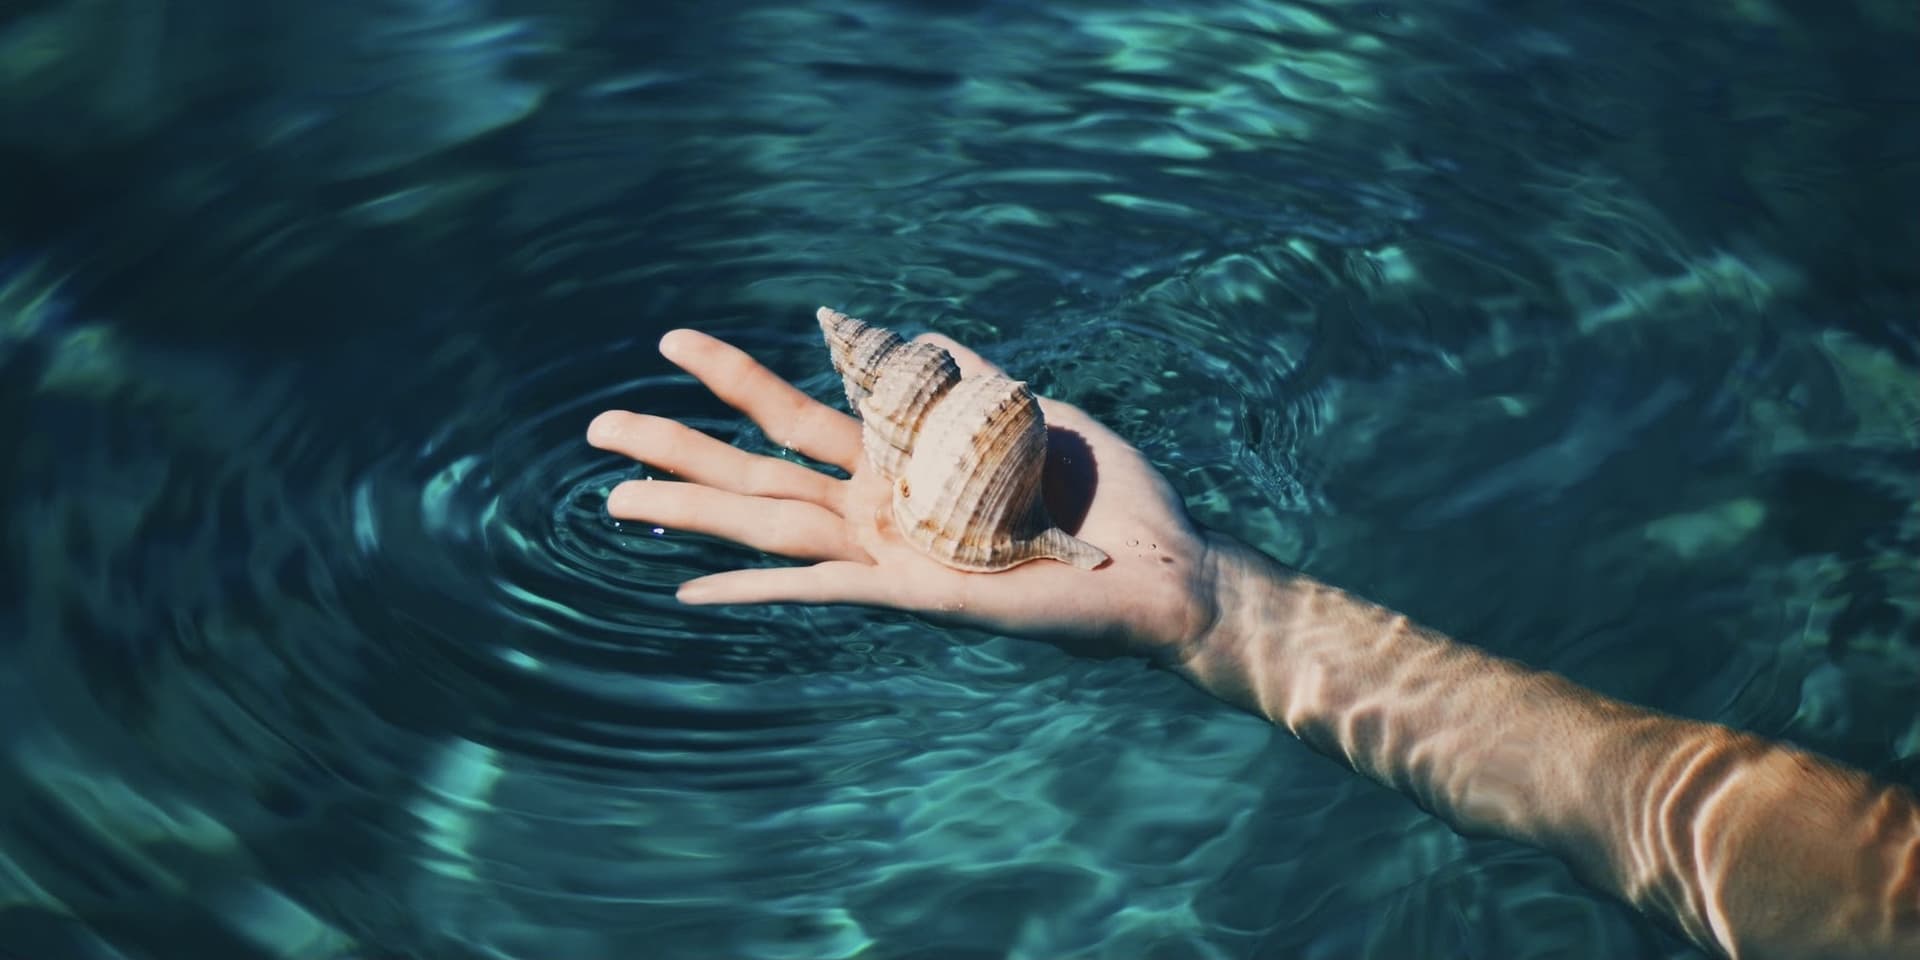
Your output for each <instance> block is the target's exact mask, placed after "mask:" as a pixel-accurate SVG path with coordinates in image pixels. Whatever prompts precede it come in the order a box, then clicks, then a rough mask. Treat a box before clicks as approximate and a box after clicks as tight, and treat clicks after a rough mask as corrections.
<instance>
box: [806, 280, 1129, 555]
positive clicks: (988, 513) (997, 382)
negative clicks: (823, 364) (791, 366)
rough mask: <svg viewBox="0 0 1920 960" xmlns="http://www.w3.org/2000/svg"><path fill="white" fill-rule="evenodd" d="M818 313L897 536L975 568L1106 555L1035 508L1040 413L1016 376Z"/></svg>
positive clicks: (1042, 457)
mask: <svg viewBox="0 0 1920 960" xmlns="http://www.w3.org/2000/svg"><path fill="white" fill-rule="evenodd" d="M818 318H819V320H820V328H821V331H822V332H823V333H824V335H825V337H826V341H827V351H828V354H829V355H830V356H831V357H832V359H833V366H834V369H835V370H836V371H837V372H838V373H839V374H840V378H841V381H842V382H843V383H844V384H845V385H846V391H847V403H848V405H849V406H850V407H852V408H853V410H854V412H855V413H857V414H858V415H859V416H860V419H861V422H862V427H861V440H862V444H863V446H864V448H865V451H866V457H867V461H868V463H869V464H871V465H872V466H873V468H874V469H875V470H878V471H879V472H880V475H881V476H883V477H885V478H886V479H887V481H888V482H889V483H890V484H891V485H892V488H893V518H894V522H895V523H896V525H897V526H898V527H899V529H900V534H901V536H902V537H903V538H905V539H906V541H907V542H908V543H910V544H912V545H913V546H914V547H915V548H917V549H919V550H920V551H921V552H922V553H924V554H926V555H927V556H929V557H932V558H933V559H935V560H938V561H940V562H941V563H944V564H946V565H947V566H950V567H954V568H957V569H960V570H971V571H978V572H994V571H999V570H1007V569H1011V568H1013V567H1017V566H1019V565H1021V564H1023V563H1027V562H1029V561H1033V560H1042V559H1051V560H1059V561H1061V562H1063V563H1068V564H1072V565H1073V566H1076V567H1080V568H1082V569H1086V570H1091V569H1093V568H1095V567H1097V566H1099V565H1100V564H1102V563H1104V562H1106V559H1107V555H1106V553H1105V552H1104V551H1102V550H1101V549H1100V548H1098V547H1095V546H1094V545H1092V544H1090V543H1087V542H1086V541H1084V540H1080V539H1078V538H1076V537H1074V536H1072V535H1070V534H1068V533H1067V532H1066V531H1064V530H1061V529H1060V528H1059V527H1056V526H1054V524H1053V521H1052V519H1051V518H1049V517H1048V515H1047V510H1046V505H1045V503H1044V502H1043V501H1042V499H1041V496H1040V480H1041V475H1042V473H1043V471H1044V470H1045V467H1046V461H1047V423H1046V419H1045V418H1044V417H1043V416H1042V415H1041V412H1040V402H1039V401H1038V400H1037V399H1036V398H1035V397H1034V395H1033V393H1032V391H1030V390H1028V389H1027V386H1026V384H1024V383H1021V382H1020V381H1017V380H1009V379H1007V378H1006V377H999V376H975V377H965V378H963V377H961V376H960V369H959V367H958V366H957V365H955V364H954V362H953V357H952V356H951V355H950V354H948V353H947V351H945V350H943V349H941V348H939V347H937V346H935V345H933V344H930V343H908V342H906V341H904V340H902V339H901V338H900V337H899V336H898V335H896V334H894V333H893V332H892V331H890V330H887V329H886V328H884V327H879V326H876V325H873V324H869V323H864V322H862V321H860V320H856V319H854V318H852V317H849V316H847V315H846V314H844V313H840V312H838V311H835V310H829V309H827V308H826V307H821V308H820V311H819V314H818Z"/></svg>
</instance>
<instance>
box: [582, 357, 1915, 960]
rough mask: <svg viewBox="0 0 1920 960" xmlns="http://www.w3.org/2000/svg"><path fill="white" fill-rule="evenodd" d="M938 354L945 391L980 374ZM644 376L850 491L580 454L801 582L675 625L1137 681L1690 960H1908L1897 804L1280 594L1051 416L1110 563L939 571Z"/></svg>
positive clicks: (1909, 881) (1058, 494)
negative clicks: (904, 619) (1160, 687)
mask: <svg viewBox="0 0 1920 960" xmlns="http://www.w3.org/2000/svg"><path fill="white" fill-rule="evenodd" d="M941 342H942V345H944V346H947V347H948V349H949V350H951V351H952V352H954V354H955V356H956V359H957V360H958V361H959V362H960V365H961V367H962V370H963V371H964V372H966V373H968V374H974V373H979V372H988V371H990V370H991V369H992V368H991V366H990V365H988V364H986V362H985V361H984V360H982V359H980V358H979V357H978V356H977V355H974V354H973V353H972V352H971V351H967V350H965V348H963V347H960V346H959V345H957V344H953V343H951V341H941ZM661 349H662V352H663V353H665V354H666V355H667V357H668V359H670V360H672V361H673V362H674V363H676V364H678V365H680V366H681V367H683V368H684V369H686V370H688V371H689V372H691V373H693V374H694V375H695V376H696V377H698V378H699V379H700V380H701V381H702V382H704V383H706V384H707V385H708V387H709V388H710V389H712V390H713V391H714V392H715V393H716V395H718V396H720V397H721V399H723V400H725V401H726V402H728V403H729V404H731V405H733V406H734V407H735V408H737V409H739V410H741V412H743V413H744V414H746V415H747V416H748V417H750V418H751V419H753V420H754V421H755V422H757V423H759V424H760V425H761V426H762V428H763V429H764V430H765V431H766V433H767V435H768V436H769V437H770V438H771V439H773V440H774V442H776V443H779V444H781V445H783V446H786V447H789V448H791V449H794V450H797V451H799V452H801V453H803V454H806V455H807V456H809V457H811V458H813V459H815V460H819V461H822V462H825V463H830V464H834V465H837V466H840V467H842V468H843V469H845V470H847V471H848V472H849V473H850V476H849V478H848V479H846V480H839V479H835V478H833V477H830V476H828V475H826V474H823V473H820V472H817V471H814V470H810V469H808V468H806V467H804V466H801V465H799V464H796V463H792V462H790V461H787V460H784V459H780V458H773V457H761V456H755V455H753V454H749V453H747V452H745V451H742V450H739V449H736V448H734V447H731V446H729V445H727V444H725V443H722V442H720V441H719V440H716V439H714V438H712V437H708V436H705V435H703V434H700V433H698V432H696V431H693V430H690V429H689V428H687V427H685V426H683V425H680V424H677V423H674V422H673V421H670V420H664V419H662V418H658V417H647V416H643V415H639V414H632V413H624V412H617V411H616V412H609V413H607V414H603V415H602V416H601V417H599V418H597V419H596V420H595V421H594V424H593V426H592V427H591V428H590V429H589V433H588V436H589V439H590V441H591V442H593V443H594V444H595V445H597V446H600V447H603V448H605V449H609V450H614V451H618V452H620V453H623V454H626V455H628V456H631V457H633V458H635V459H637V460H642V461H645V462H647V463H650V464H652V465H654V466H656V467H659V468H661V469H663V470H666V471H668V472H671V473H673V474H675V475H676V476H677V477H679V481H678V482H666V481H630V482H628V483H624V484H621V485H620V486H619V487H618V488H616V489H615V490H614V491H613V493H612V494H611V495H610V496H609V499H608V509H609V511H610V512H611V513H613V514H614V515H615V516H618V517H622V518H625V519H632V520H636V521H644V522H648V523H654V524H660V525H664V526H669V527H673V528H676V529H680V530H686V531H693V532H699V533H707V534H712V535H715V536H719V537H723V538H726V539H730V540H734V541H737V542H740V543H744V544H747V545H749V546H753V547H756V548H759V549H763V550H766V551H768V552H771V553H776V554H780V555H784V556H788V557H793V558H796V559H801V560H809V561H815V562H814V563H812V564H811V565H807V566H794V567H779V568H759V569H749V570H736V571H726V572H723V573H718V574H712V575H709V576H706V577H702V578H699V579H697V580H693V581H690V582H689V583H687V584H685V585H683V586H682V587H681V590H680V597H681V599H682V600H683V601H685V602H689V603H766V602H810V603H859V604H866V605H872V606H883V607H891V608H896V609H903V610H909V611H913V612H917V613H921V614H924V615H929V616H934V617H938V618H941V619H946V620H955V621H960V622H965V623H969V624H973V625H977V626H983V627H987V628H990V629H994V630H999V631H1004V632H1008V633H1018V634H1024V635H1028V636H1035V637H1041V638H1045V639H1049V640H1053V641H1055V642H1058V643H1061V644H1063V645H1067V646H1069V647H1070V648H1072V649H1077V650H1083V651H1087V652H1110V653H1111V652H1117V653H1131V654H1138V655H1142V656H1146V657H1150V658H1152V659H1154V660H1156V661H1157V662H1160V663H1162V664H1164V665H1166V666H1168V667H1170V668H1172V669H1174V670H1177V671H1179V672H1180V673H1182V674H1183V675H1185V676H1187V677H1188V678H1190V679H1191V680H1193V681H1194V682H1195V683H1196V684H1198V685H1199V686H1201V687H1202V688H1203V689H1206V690H1208V691H1210V692H1211V693H1213V694H1215V695H1216V696H1219V697H1221V698H1222V699H1223V700H1226V701H1228V702H1229V703H1232V704H1235V705H1237V706H1240V707H1242V708H1244V709H1247V710H1251V711H1254V712H1257V713H1260V714H1262V715H1264V716H1266V717H1268V718H1270V719H1272V720H1273V721H1274V722H1276V723H1280V724H1282V725H1285V726H1286V727H1287V728H1288V729H1289V730H1291V731H1293V732H1294V733H1295V734H1297V735H1299V736H1300V737H1302V738H1303V739H1305V740H1307V741H1308V742H1309V743H1311V744H1312V745H1314V746H1315V747H1316V748H1318V749H1320V750H1322V751H1324V752H1327V753H1329V754H1331V755H1333V756H1335V757H1338V758H1341V759H1344V760H1345V761H1346V762H1348V763H1349V764H1351V765H1352V766H1354V768H1355V769H1357V770H1359V771H1360V772H1362V773H1365V774H1366V775H1368V776H1370V777H1373V778H1375V779H1377V780H1380V781H1381V782H1383V783H1387V784H1389V785H1391V786H1393V787H1395V788H1396V789H1399V790H1402V791H1404V792H1406V793H1408V794H1410V795H1411V796H1413V797H1414V798H1416V799H1417V800H1419V801H1420V802H1421V803H1422V804H1424V805H1425V806H1427V808H1428V809H1431V810H1433V811H1434V812H1435V813H1436V814H1438V815H1440V816H1441V817H1443V818H1445V819H1446V820H1448V822H1450V823H1452V824H1453V825H1454V826H1456V827H1457V828H1459V829H1461V830H1463V831H1467V832H1476V833H1492V834H1497V835H1501V836H1506V837H1510V838H1512V839H1515V840H1519V841H1522V842H1527V843H1531V844H1535V845H1537V846H1540V847H1543V848H1545V849H1548V850H1551V851H1553V852H1555V853H1556V854H1558V855H1560V856H1562V857H1564V858H1566V859H1567V860H1568V861H1569V862H1571V863H1572V864H1573V865H1574V866H1575V867H1576V868H1577V869H1578V870H1579V871H1580V872H1581V873H1582V875H1583V876H1585V877H1587V878H1588V879H1589V880H1590V881H1591V882H1593V883H1594V884H1596V885H1598V886H1600V887H1602V888H1605V889H1607V890H1610V891H1613V892H1614V893H1616V894H1618V895H1620V896H1621V897H1623V898H1625V899H1626V900H1628V901H1629V902H1631V903H1634V904H1635V905H1636V906H1638V907H1640V908H1642V909H1644V910H1646V911H1648V912H1650V913H1654V914H1657V915H1660V916H1664V917H1666V918H1668V919H1670V920H1671V921H1673V922H1674V923H1675V924H1676V925H1678V926H1679V927H1680V928H1681V929H1682V930H1684V931H1686V932H1687V933H1688V934H1689V935H1690V936H1692V937H1693V938H1694V939H1695V940H1696V941H1697V942H1700V943H1702V944H1703V945H1706V946H1709V947H1710V948H1717V949H1719V950H1721V951H1722V952H1726V953H1729V954H1731V955H1734V956H1739V957H1775V956H1780V957H1785V956H1833V957H1913V956H1920V946H1917V945H1920V811H1917V810H1916V805H1915V802H1914V799H1913V797H1912V795H1911V794H1908V793H1906V792H1904V791H1900V790H1896V789H1893V788H1889V787H1884V786H1879V785H1876V784H1873V783H1872V782H1871V781H1870V780H1868V779H1867V778H1865V777H1864V776H1862V775H1860V774H1858V773H1856V772H1853V771H1850V770H1846V769H1845V768H1842V767H1839V766H1837V765H1834V764H1830V763H1827V762H1826V761H1823V760H1820V759H1818V758H1816V757H1813V756H1812V755H1810V754H1806V753H1802V752H1799V751H1794V750H1791V749H1788V748H1786V747H1782V746H1778V745H1774V744H1770V743H1768V742H1766V741H1763V740H1760V739H1758V738H1754V737H1751V736H1747V735H1744V734H1739V733H1736V732H1734V731H1731V730H1728V729H1727V728H1725V727H1719V726H1714V725H1710V724H1701V723H1696V722H1692V721H1685V720H1680V719H1677V718H1673V717H1668V716H1665V715H1662V714H1658V713H1655V712H1652V711H1647V710H1643V709H1640V708H1637V707H1633V706H1630V705H1628V704H1624V703H1621V702H1619V701H1614V700H1609V699H1606V698H1604V697H1600V696H1598V695H1596V694H1593V693H1591V692H1589V691H1586V690H1583V689H1581V688H1579V687H1577V686H1575V685H1573V684H1571V683H1569V682H1567V681H1566V680H1564V679H1562V678H1559V677H1556V676H1554V675H1552V674H1548V673H1543V672H1539V671H1533V670H1529V669H1526V668H1524V667H1522V666H1520V665H1518V664H1514V663H1511V662H1509V661H1504V660H1500V659H1497V658H1494V657H1491V656H1488V655H1487V654H1485V653H1483V652H1481V651H1478V650H1476V649H1474V648H1472V647H1470V646H1466V645H1464V644H1459V643H1455V642H1453V641H1451V640H1448V639H1447V638H1445V637H1442V636H1440V635H1438V634H1436V633H1433V632H1431V631H1428V630H1424V629H1421V628H1419V627H1417V626H1415V625H1413V624H1411V623H1409V622H1408V621H1407V620H1406V619H1405V618H1404V617H1400V616H1399V615H1397V614H1394V613H1393V612H1392V611H1388V610H1385V609H1383V608H1380V607H1378V606H1375V605H1372V604H1369V603H1367V602H1365V601H1363V600H1360V599H1358V598H1355V597H1352V596H1350V595H1348V594H1346V593H1344V592H1342V591H1339V590H1336V589H1334V588H1332V587H1329V586H1326V585H1324V584H1320V583H1317V582H1315V581H1314V580H1312V579H1311V578H1309V577H1306V576H1304V575H1302V574H1299V573H1297V572H1295V571H1291V570H1287V569H1286V568H1284V567H1282V566H1281V565H1279V564H1277V563H1275V562H1273V561H1272V560H1270V559H1268V558H1266V557H1263V556H1261V555H1260V554H1258V553H1257V552H1256V551H1253V550H1251V549H1248V548H1246V547H1244V546H1242V545H1240V544H1237V543H1235V542H1233V541H1232V540H1231V539H1229V538H1225V537H1222V536H1219V535H1216V534H1209V533H1207V532H1205V531H1202V530H1200V529H1198V528H1197V527H1195V526H1194V525H1193V524H1192V522H1191V521H1190V520H1189V519H1188V518H1187V516H1186V513H1185V510H1184V508H1183V506H1182V504H1181V502H1180V499H1179V497H1178V496H1177V495H1176V494H1175V493H1174V492H1173V491H1172V490H1171V488H1170V487H1169V486H1168V485H1167V484H1166V482H1165V480H1164V479H1163V478H1161V477H1160V475H1159V474H1158V472H1157V471H1155V470H1154V469H1153V467H1152V465H1151V464H1150V463H1149V462H1148V461H1147V460H1146V458H1145V457H1144V456H1143V455H1141V454H1140V452H1139V451H1137V450H1135V449H1133V448H1132V447H1131V446H1130V445H1128V444H1126V443H1125V442H1124V441H1123V440H1121V439H1120V438H1119V437H1118V436H1116V435H1114V434H1113V433H1112V432H1111V431H1108V430H1106V429H1105V428H1104V427H1102V426H1100V425H1099V424H1098V423H1096V422H1094V421H1093V420H1092V418H1090V417H1088V416H1087V415H1086V414H1085V413H1084V412H1082V411H1079V410H1078V409H1076V408H1074V407H1072V406H1069V405H1066V404H1061V403H1057V402H1054V401H1050V400H1043V401H1042V406H1043V409H1044V411H1045V414H1046V417H1047V420H1048V422H1049V424H1050V425H1052V426H1053V427H1055V428H1058V429H1061V430H1064V431H1067V432H1069V433H1070V434H1072V435H1074V436H1076V437H1077V438H1078V439H1079V441H1080V444H1079V446H1078V448H1077V449H1078V451H1079V452H1077V453H1076V454H1075V455H1074V462H1071V463H1069V462H1066V458H1064V457H1063V458H1061V459H1060V460H1059V461H1058V462H1051V463H1049V467H1048V490H1047V493H1048V500H1049V508H1050V510H1051V511H1052V513H1053V514H1054V515H1055V516H1056V517H1069V516H1077V517H1080V522H1079V523H1078V524H1077V526H1076V528H1075V529H1073V530H1072V532H1073V533H1075V534H1076V535H1077V536H1079V537H1081V538H1082V539H1086V540H1089V541H1090V542H1092V543H1094V544H1095V545H1097V546H1100V547H1102V548H1103V549H1105V550H1106V551H1107V552H1108V553H1109V554H1111V555H1112V556H1113V561H1112V562H1111V563H1110V564H1108V565H1107V566H1104V567H1102V568H1100V569H1098V570H1095V571H1092V572H1087V571H1080V570H1075V569H1072V568H1070V567H1066V566H1065V565H1062V564H1057V563H1047V562H1041V563H1033V564H1028V565H1025V566H1022V567H1019V568H1016V569H1014V570H1011V571H1007V572H1003V573H995V574H984V575H983V574H968V573H961V572H959V571H955V570H951V569H949V568H946V567H943V566H941V565H939V564H937V563H934V562H933V561H931V560H928V559H926V558H925V557H922V556H920V555H919V554H918V553H916V552H914V551H913V550H912V549H910V548H908V547H907V546H906V545H905V544H904V543H902V542H900V540H899V538H898V537H897V536H895V535H893V534H892V532H891V530H890V529H889V526H888V522H887V516H886V511H885V510H884V509H882V506H883V505H884V503H885V502H886V497H887V490H886V488H885V486H884V485H883V484H880V483H878V482H877V481H876V480H875V479H874V478H872V477H870V476H869V475H868V474H867V472H866V471H865V469H864V466H863V464H862V463H861V461H860V441H859V426H858V423H857V422H856V421H854V420H853V419H852V418H851V417H849V416H847V415H846V414H843V413H840V412H838V411H836V410H833V409H832V408H830V407H827V406H825V405H824V404H821V403H819V402H817V401H815V400H813V399H811V398H809V397H807V396H806V395H805V394H803V393H801V392H800V391H798V390H797V389H795V388H793V387H792V386H791V385H789V384H787V383H785V382H784V381H782V380H780V379H779V378H778V377H777V376H775V375H774V374H772V373H771V372H769V371H767V370H766V369H765V368H764V367H762V366H760V365H759V364H757V363H755V362H754V361H753V360H752V359H751V358H749V357H747V356H746V355H745V354H744V353H741V352H740V351H739V350H737V349H735V348H733V347H731V346H728V345H727V344H725V343H722V342H721V341H718V340H715V339H713V338H711V337H707V336H705V335H703V334H698V333H694V332H691V331H675V332H674V333H672V334H669V335H668V336H667V337H666V338H665V339H663V341H662V344H661ZM1089 464H1091V465H1092V468H1093V469H1092V470H1091V471H1089V470H1088V469H1087V467H1088V465H1089Z"/></svg>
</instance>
